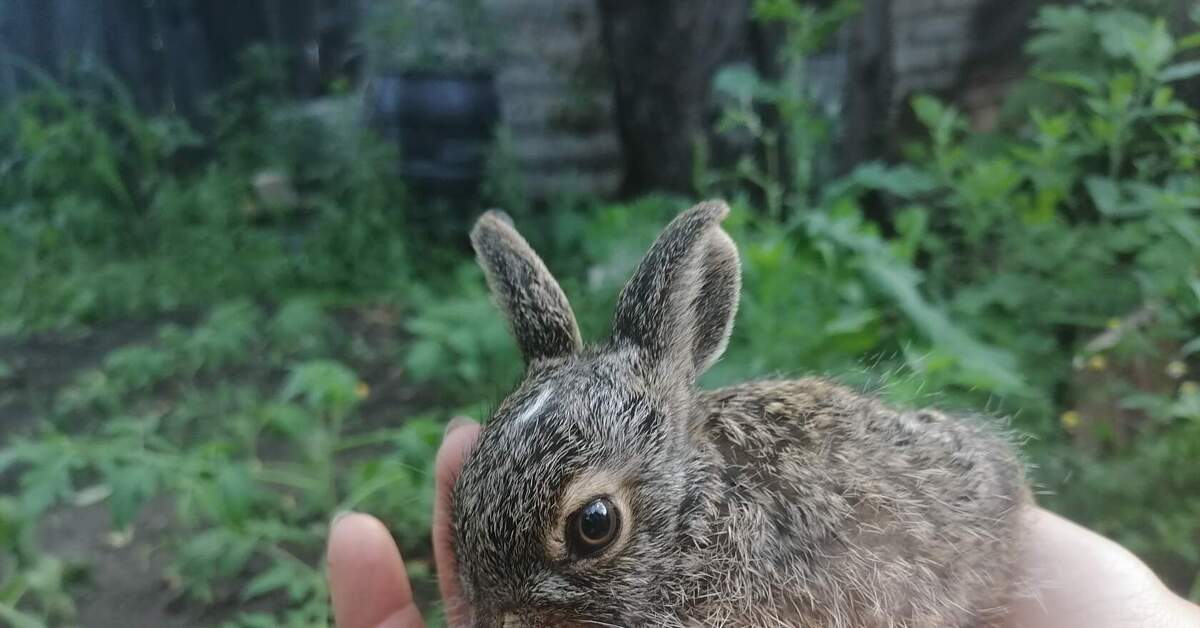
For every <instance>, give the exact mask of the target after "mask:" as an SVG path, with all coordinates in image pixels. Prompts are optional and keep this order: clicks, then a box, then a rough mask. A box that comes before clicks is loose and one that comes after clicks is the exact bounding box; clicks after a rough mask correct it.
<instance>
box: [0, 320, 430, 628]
mask: <svg viewBox="0 0 1200 628" xmlns="http://www.w3.org/2000/svg"><path fill="white" fill-rule="evenodd" d="M332 325H333V322H332V321H331V320H330V318H329V317H328V315H327V314H325V313H324V312H323V310H322V309H321V308H320V307H319V306H317V305H315V304H314V303H312V302H311V301H306V300H294V301H290V302H288V303H286V304H284V305H283V306H281V307H279V308H278V309H277V311H276V312H275V313H274V314H273V315H272V316H267V315H266V314H265V313H264V312H263V311H262V310H261V309H260V308H259V307H257V306H255V305H253V304H251V303H249V302H245V301H241V302H233V303H229V304H225V305H222V306H219V307H217V308H215V309H214V311H212V312H211V313H210V315H209V316H208V318H207V319H205V320H204V321H201V322H200V323H199V324H198V325H196V326H195V327H193V328H190V329H185V328H182V327H178V326H174V325H167V326H164V327H163V328H162V329H161V330H160V332H159V334H158V336H157V338H154V339H153V340H151V341H149V342H145V343H142V344H135V345H127V346H124V347H121V348H119V349H117V350H115V351H113V352H112V353H110V354H109V355H108V356H107V357H106V358H105V359H104V360H103V361H102V362H101V364H100V366H98V367H96V368H94V369H89V370H86V371H84V372H82V373H81V374H79V375H78V376H77V378H76V380H75V381H74V383H72V384H70V385H68V386H66V387H65V388H64V389H63V390H61V391H60V392H59V393H58V395H57V401H56V403H55V404H54V406H55V407H54V408H53V409H52V412H51V416H50V418H49V419H48V420H47V421H45V422H44V425H43V427H42V429H41V430H40V431H39V433H37V434H36V435H34V436H31V437H26V438H21V439H17V440H15V441H14V442H12V443H11V444H9V445H7V446H5V447H4V448H3V449H0V472H3V471H8V472H9V473H11V474H12V478H13V481H14V482H16V484H17V486H18V487H19V491H18V493H17V495H16V496H15V497H14V498H12V499H7V498H6V499H5V500H3V501H0V522H10V521H11V522H12V523H11V524H9V523H6V526H8V527H0V531H5V530H7V529H12V530H13V532H12V533H11V534H9V533H7V532H5V533H4V534H0V542H3V543H4V551H5V552H8V551H10V550H11V551H12V552H13V555H14V556H15V561H16V562H14V563H12V565H8V564H7V563H6V564H4V565H0V570H2V569H11V571H12V573H10V574H8V575H7V580H4V579H3V578H4V577H5V572H4V571H0V582H3V583H4V584H5V586H6V587H8V589H6V590H8V591H9V592H10V593H11V594H9V595H6V596H5V597H0V616H4V613H6V612H11V613H21V614H22V615H20V616H21V617H22V618H23V619H25V620H26V623H23V624H18V625H22V626H41V625H43V624H42V623H41V621H40V620H36V619H35V615H37V616H40V617H42V618H43V619H45V620H48V621H51V622H53V621H57V620H59V619H62V618H64V617H69V616H70V602H69V598H68V597H67V596H66V595H65V593H63V591H64V590H65V586H66V585H65V584H59V585H57V588H50V587H49V585H48V584H46V583H47V582H50V581H51V579H53V578H56V580H53V582H60V581H62V579H63V577H64V576H63V575H62V574H63V573H65V572H64V569H65V567H64V566H63V565H62V564H61V563H60V562H56V561H51V562H47V559H46V557H45V556H44V553H42V552H38V551H37V548H36V544H34V543H33V541H32V540H31V539H30V538H29V536H28V534H27V533H24V532H20V531H21V530H25V529H27V528H28V526H31V525H34V524H35V522H36V521H38V519H39V517H40V516H42V515H43V514H44V513H46V512H47V511H49V510H50V509H52V508H56V507H59V506H66V505H70V506H75V507H79V506H92V505H98V504H103V505H104V506H105V507H106V508H107V509H108V512H109V513H110V515H111V520H112V526H113V530H114V533H113V535H112V539H114V541H113V542H114V543H116V544H117V545H118V546H120V545H123V544H126V543H129V542H132V541H133V540H135V539H137V538H138V534H137V532H138V530H139V525H140V523H141V519H140V514H141V513H142V512H143V510H144V509H145V508H147V507H150V508H161V507H164V505H165V507H166V508H168V509H169V512H170V514H171V518H172V520H173V521H174V522H175V523H174V526H173V528H172V530H171V531H170V533H169V535H168V536H167V537H166V539H165V549H166V554H167V556H168V557H169V559H168V561H167V563H166V564H165V565H164V567H163V568H164V576H165V578H166V581H167V582H168V583H170V584H171V586H172V587H173V588H174V589H175V590H176V592H177V593H179V594H181V595H184V596H187V597H189V598H192V599H194V600H196V601H198V602H200V603H204V604H214V603H215V604H237V605H238V606H239V607H240V608H243V609H245V610H243V611H241V612H239V613H236V614H235V615H234V616H233V617H232V618H231V619H230V620H229V624H228V625H231V626H277V625H289V626H313V625H325V624H327V623H328V622H329V609H328V591H327V590H326V585H325V578H324V574H323V567H322V564H321V551H322V548H323V547H324V542H325V535H326V532H327V526H328V521H329V517H330V516H331V514H332V513H335V512H339V511H344V510H350V509H364V510H369V511H371V512H375V513H378V514H379V515H380V516H382V517H384V518H385V520H387V521H389V522H391V523H392V524H394V525H395V526H396V534H397V540H398V542H399V543H400V544H401V546H402V547H404V548H406V550H407V551H408V552H409V553H410V554H413V555H420V553H421V552H422V551H425V543H426V539H427V534H426V533H427V531H428V529H429V521H428V517H429V513H430V512H431V510H432V501H431V500H432V493H431V491H432V473H431V469H432V464H433V459H434V455H435V453H436V449H437V445H438V443H439V442H440V438H441V432H442V423H441V421H439V420H434V419H433V418H429V417H412V418H408V419H407V420H406V421H404V424H403V425H402V426H400V427H398V428H379V427H376V428H367V427H365V426H364V425H363V422H362V415H361V412H360V405H361V403H362V401H363V400H364V399H366V398H367V397H368V396H369V395H370V394H371V392H370V390H369V387H368V386H367V384H366V383H364V382H363V381H362V380H361V379H360V378H359V376H358V375H357V374H356V373H355V372H354V371H353V370H351V369H350V368H348V367H347V366H345V365H344V364H342V363H340V362H338V361H335V360H332V359H330V358H329V357H328V356H329V355H331V354H332V353H333V352H334V351H335V350H336V349H337V346H336V344H337V340H336V338H335V334H332V333H331V329H332ZM263 332H265V333H263ZM272 387H275V388H276V390H277V392H276V393H274V394H270V393H269V392H268V394H265V395H264V394H263V392H262V390H263V389H266V390H267V391H270V389H271V388H272ZM18 524H20V526H22V527H17V526H18ZM39 587H40V588H39ZM56 596H57V597H56ZM7 602H11V605H10V606H9V607H6V606H4V604H5V603H7ZM13 616H17V615H13Z"/></svg>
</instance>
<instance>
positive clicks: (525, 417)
mask: <svg viewBox="0 0 1200 628" xmlns="http://www.w3.org/2000/svg"><path fill="white" fill-rule="evenodd" d="M553 391H554V389H552V388H546V389H545V390H543V391H542V392H540V393H538V396H537V398H535V399H534V400H533V401H532V402H530V404H529V405H527V406H525V409H524V410H522V411H521V413H520V414H518V415H517V418H515V419H513V423H517V424H521V423H527V422H529V420H530V419H532V418H533V417H535V416H537V413H538V412H541V410H542V406H544V405H546V401H547V400H548V399H550V393H552V392H553Z"/></svg>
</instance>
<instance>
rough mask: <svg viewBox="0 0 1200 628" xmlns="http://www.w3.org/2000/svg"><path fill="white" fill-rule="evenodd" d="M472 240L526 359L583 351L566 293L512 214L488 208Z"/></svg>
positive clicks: (476, 227) (533, 359)
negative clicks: (526, 238)
mask: <svg viewBox="0 0 1200 628" xmlns="http://www.w3.org/2000/svg"><path fill="white" fill-rule="evenodd" d="M471 244H472V245H473V246H474V247H475V254H476V256H477V257H478V259H479V265H480V266H482V267H483V271H484V274H485V275H487V282H488V286H489V287H490V288H491V290H492V295H493V296H494V297H495V300H496V304H497V305H498V306H499V307H500V310H501V311H503V312H504V315H505V317H507V318H508V324H509V327H510V328H511V329H512V333H513V336H514V337H515V338H516V340H517V345H518V346H519V347H520V349H521V355H522V356H524V358H525V363H526V364H532V363H533V362H535V361H537V360H540V359H545V358H556V357H563V356H567V355H571V354H574V353H577V352H579V350H580V349H581V348H582V347H583V342H582V341H581V340H580V337H579V326H578V325H577V324H576V323H575V314H574V312H572V311H571V305H570V304H569V303H567V296H566V295H565V294H563V291H562V288H560V287H559V285H558V282H557V281H555V280H554V277H553V276H551V275H550V271H549V270H547V269H546V265H545V264H544V263H542V260H541V258H539V257H538V256H537V253H534V252H533V249H531V248H530V247H529V244H528V243H527V242H525V238H522V237H521V234H519V233H517V230H516V229H514V228H513V226H512V222H511V221H510V220H509V218H508V216H507V215H505V214H504V213H502V212H499V211H496V210H491V211H488V212H486V213H485V214H484V215H483V216H481V217H480V218H479V220H478V221H477V222H476V223H475V228H474V229H472V230H471Z"/></svg>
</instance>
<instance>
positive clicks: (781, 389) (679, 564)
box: [452, 202, 1028, 628]
mask: <svg viewBox="0 0 1200 628" xmlns="http://www.w3.org/2000/svg"><path fill="white" fill-rule="evenodd" d="M728 213H729V208H728V207H727V206H726V205H725V204H724V203H722V202H706V203H702V204H700V205H697V206H695V207H693V208H692V209H690V210H688V211H686V212H684V213H683V214H681V215H680V216H679V217H677V218H676V219H675V220H674V221H673V222H672V223H671V224H670V225H669V226H668V227H667V228H666V230H665V231H663V233H662V234H661V235H660V236H659V237H658V240H657V241H655V243H654V245H653V247H652V248H651V249H650V251H649V253H647V255H646V257H645V259H643V260H642V262H641V265H640V266H638V268H637V271H636V272H635V273H634V276H633V278H632V279H631V280H630V281H629V283H628V284H627V285H626V286H625V288H624V289H623V290H622V292H621V296H620V299H619V302H618V304H617V308H616V314H615V317H614V319H613V325H612V337H611V338H610V339H609V340H607V341H606V342H604V343H603V344H600V345H595V346H585V345H584V344H583V342H582V341H581V339H580V335H579V329H578V327H577V326H576V323H575V316H574V314H573V313H572V311H571V307H570V305H569V304H568V303H567V299H566V297H565V295H564V294H563V292H562V290H561V289H560V288H559V286H558V283H557V282H556V281H555V280H554V278H553V277H552V276H551V275H550V272H549V271H548V270H547V269H546V266H545V265H544V264H543V263H542V261H541V259H539V258H538V256H537V255H536V254H535V253H534V252H533V251H532V250H531V249H530V247H529V245H528V244H527V243H526V242H525V240H524V239H523V238H522V237H521V236H520V235H519V234H518V233H517V232H516V230H515V229H514V228H513V226H512V225H511V224H510V222H509V221H508V220H507V218H506V217H505V216H504V215H502V214H499V213H496V212H489V213H487V214H485V215H484V216H483V217H481V218H480V219H479V221H478V223H477V224H476V226H475V228H474V230H473V231H472V232H471V241H472V243H473V244H474V247H475V251H476V253H477V254H478V257H479V262H480V264H481V265H482V266H483V268H484V270H485V271H486V274H487V280H488V285H489V286H490V288H491V290H492V292H493V293H494V297H495V300H496V302H497V304H498V306H499V308H500V309H501V310H502V311H503V313H504V315H505V316H506V317H507V318H508V322H509V324H510V326H511V328H512V333H513V335H514V336H515V337H516V340H517V343H518V344H519V345H520V349H521V353H522V354H523V356H524V359H525V363H526V372H525V376H524V379H523V381H522V382H521V383H520V385H518V386H517V388H516V390H514V391H513V392H512V394H510V395H509V396H508V398H507V399H505V400H504V401H503V402H502V403H501V405H500V406H499V408H498V409H497V410H496V412H495V414H494V416H493V417H492V418H491V420H490V421H489V422H488V423H487V425H486V427H485V428H484V429H483V432H482V434H481V436H480V439H479V441H478V443H477V445H476V446H475V448H474V450H473V451H472V452H471V453H470V454H469V455H468V458H467V461H466V463H465V466H464V467H463V469H462V473H461V475H460V476H459V478H458V480H457V482H456V484H455V487H454V490H453V497H452V501H453V506H452V512H453V515H452V516H453V545H454V551H455V554H456V556H457V560H458V572H459V573H458V577H459V579H460V581H461V585H462V590H463V596H464V601H465V604H466V605H467V606H468V607H469V612H468V614H469V615H470V620H469V625H470V626H475V627H480V628H485V627H502V626H503V627H512V626H626V627H628V626H669V627H683V626H744V627H760V626H762V627H765V626H806V627H807V626H812V627H817V626H819V627H822V628H824V627H827V626H828V627H876V626H878V627H884V626H888V627H917V626H922V627H924V626H946V627H951V628H962V627H967V626H972V627H974V626H987V625H988V624H989V622H990V621H992V619H993V618H994V617H995V616H996V615H997V613H998V612H999V611H1000V610H1002V607H1003V606H1004V604H1005V601H1006V598H1007V597H1008V595H1009V592H1010V589H1011V580H1012V571H1013V565H1012V556H1013V553H1014V547H1015V545H1016V543H1017V542H1018V541H1019V539H1018V525H1017V515H1018V510H1019V509H1020V508H1019V507H1020V506H1021V505H1022V503H1023V502H1024V501H1026V500H1027V499H1028V498H1027V497H1026V495H1027V494H1026V492H1025V488H1024V480H1023V476H1022V468H1021V465H1020V464H1019V462H1018V459H1017V457H1016V455H1015V453H1014V451H1013V449H1012V447H1011V446H1010V444H1009V443H1008V442H1007V441H1006V440H1005V439H1004V438H1002V437H1001V436H999V435H998V434H996V433H993V432H992V431H990V430H989V429H987V428H985V427H983V426H982V425H979V424H976V423H975V422H973V421H968V420H963V419H959V418H955V417H951V416H947V415H945V414H942V413H940V412H936V411H929V410H921V411H910V410H898V409H893V408H889V407H888V406H886V405H884V404H883V403H881V402H880V401H878V400H876V399H874V398H872V397H868V396H864V395H862V394H860V393H858V392H855V391H852V390H849V389H847V388H843V387H841V386H838V385H837V384H833V383H830V382H828V381H824V380H820V379H798V380H778V381H760V382H754V383H749V384H741V385H737V386H732V387H729V388H725V389H721V390H715V391H702V390H698V389H697V388H696V379H697V378H698V377H699V376H700V375H701V374H702V373H704V371H705V370H706V369H707V368H709V367H710V366H711V365H712V364H713V362H715V361H716V360H717V358H718V357H720V355H721V353H722V351H723V350H724V348H725V345H726V342H727V340H728V338H729V333H730V329H731V327H732V325H733V319H734V314H735V312H736V311H737V305H738V294H739V290H740V288H741V278H740V266H739V261H738V254H737V250H736V249H735V248H734V244H733V242H732V240H731V239H730V238H729V236H728V235H726V233H725V232H724V231H723V230H722V229H721V227H720V222H721V220H722V219H723V218H724V217H725V216H726V214H728ZM814 333H816V332H814Z"/></svg>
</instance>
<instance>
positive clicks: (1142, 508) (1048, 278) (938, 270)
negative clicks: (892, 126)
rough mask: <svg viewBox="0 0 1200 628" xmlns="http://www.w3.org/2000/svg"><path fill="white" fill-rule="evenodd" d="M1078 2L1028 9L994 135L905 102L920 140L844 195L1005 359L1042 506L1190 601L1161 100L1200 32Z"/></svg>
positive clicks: (1198, 563) (1186, 312)
mask: <svg viewBox="0 0 1200 628" xmlns="http://www.w3.org/2000/svg"><path fill="white" fill-rule="evenodd" d="M1089 4H1090V6H1087V7H1084V6H1071V7H1046V8H1044V9H1042V11H1041V12H1040V14H1039V16H1038V18H1037V20H1036V21H1035V23H1034V27H1035V32H1034V36H1033V37H1032V39H1031V40H1030V42H1029V44H1028V47H1027V52H1028V53H1029V55H1030V56H1031V57H1032V59H1033V66H1032V72H1031V78H1030V79H1028V80H1026V81H1025V82H1023V83H1022V84H1020V85H1019V86H1018V87H1017V88H1016V90H1014V92H1013V94H1012V96H1011V98H1010V100H1009V102H1008V104H1007V115H1006V116H1005V117H1004V119H1003V121H1002V125H1001V128H1000V130H999V132H997V133H994V134H989V135H983V134H979V133H973V132H971V130H970V129H969V126H968V122H967V120H966V118H965V117H964V116H963V114H962V113H960V112H959V111H958V110H956V109H955V108H954V107H952V106H948V105H946V104H945V103H942V102H939V101H938V100H936V99H933V98H930V97H920V98H917V99H915V100H914V102H913V108H914V111H915V113H916V114H917V117H918V118H919V120H920V121H921V122H922V123H923V124H924V125H925V127H926V128H927V129H928V132H929V139H928V141H924V142H919V143H916V144H913V145H911V146H909V147H908V149H907V159H906V163H903V164H900V165H895V166H883V165H880V164H869V165H866V166H864V167H862V168H860V169H859V170H858V171H857V172H855V173H854V174H853V175H851V176H850V177H849V179H848V180H847V181H845V182H843V183H842V186H843V190H842V192H843V193H845V192H846V191H849V192H850V193H851V195H853V194H854V190H855V189H858V190H871V191H874V192H876V193H882V194H883V196H884V197H885V198H886V199H887V201H888V203H889V204H890V205H891V206H892V207H894V208H896V211H895V213H894V214H893V220H894V227H895V229H896V231H897V232H898V234H899V237H898V242H902V243H908V244H907V245H905V246H896V247H894V250H895V251H897V252H900V253H901V254H902V255H903V256H904V257H905V258H906V259H909V260H911V261H912V262H913V263H915V264H918V265H920V266H922V267H923V269H924V276H925V290H926V291H927V292H928V293H930V294H931V295H932V296H933V298H934V299H935V300H937V301H939V302H941V303H942V304H944V307H945V310H946V312H947V313H948V315H949V317H950V318H951V319H953V320H955V321H958V322H960V323H961V324H963V325H965V326H966V327H967V328H968V330H969V331H970V332H971V333H972V334H974V335H975V336H976V337H978V338H981V339H983V340H984V341H986V342H988V343H991V344H993V345H995V346H1001V347H1005V348H1006V349H1007V350H1009V351H1012V352H1013V353H1014V354H1016V355H1017V356H1018V357H1019V362H1018V367H1019V370H1020V372H1021V373H1023V374H1024V375H1025V376H1026V379H1027V381H1028V382H1030V383H1031V385H1032V386H1033V388H1032V389H1031V392H1032V393H1033V397H1032V398H1031V399H1029V401H1028V402H1022V403H1020V404H1017V406H1018V407H1023V408H1024V409H1025V411H1024V412H1022V413H1021V414H1019V415H1017V417H1016V419H1015V420H1016V423H1017V426H1018V427H1019V428H1020V429H1022V430H1024V431H1026V432H1030V433H1033V434H1035V435H1036V436H1038V437H1040V438H1039V441H1038V442H1035V443H1031V445H1030V447H1029V450H1030V452H1031V454H1032V455H1033V457H1034V462H1036V463H1037V464H1038V465H1039V466H1040V467H1041V468H1042V471H1041V474H1040V475H1041V477H1042V478H1043V480H1044V481H1045V482H1047V488H1048V489H1050V492H1051V493H1053V494H1052V495H1049V496H1048V497H1047V498H1046V501H1048V502H1049V503H1051V504H1052V505H1056V506H1058V507H1060V508H1063V509H1066V510H1067V511H1068V512H1070V513H1071V514H1073V515H1075V516H1077V517H1079V518H1080V519H1082V520H1083V521H1085V522H1087V523H1089V524H1091V525H1093V526H1094V527H1096V528H1098V529H1099V530H1100V531H1102V532H1105V533H1108V534H1112V535H1114V536H1116V537H1117V538H1118V539H1119V540H1120V541H1122V542H1124V543H1126V544H1127V545H1128V546H1130V547H1131V548H1133V549H1134V550H1135V551H1138V552H1139V553H1141V554H1142V555H1143V556H1145V557H1147V558H1148V559H1150V560H1151V561H1152V562H1154V564H1155V565H1156V566H1157V567H1159V568H1160V570H1162V571H1163V572H1165V573H1166V575H1167V576H1168V577H1169V578H1171V579H1172V581H1173V582H1174V583H1176V584H1177V585H1178V586H1179V587H1181V588H1185V589H1186V588H1187V587H1191V589H1192V595H1193V597H1194V598H1200V553H1198V552H1197V551H1196V549H1195V548H1196V543H1195V539H1196V538H1200V498H1197V497H1196V495H1198V494H1200V473H1196V472H1193V471H1190V469H1192V468H1194V465H1191V464H1188V463H1187V462H1186V461H1187V460H1189V459H1193V458H1194V456H1195V455H1196V454H1197V453H1200V413H1198V412H1197V409H1198V404H1200V396H1198V393H1197V386H1196V385H1195V384H1194V383H1193V382H1194V380H1195V378H1196V375H1195V373H1196V370H1197V367H1198V366H1200V364H1198V361H1197V353H1198V352H1200V336H1197V333H1198V330H1200V172H1198V171H1197V169H1196V165H1197V159H1198V156H1200V126H1198V124H1197V115H1196V114H1197V112H1196V111H1195V110H1194V109H1193V108H1192V107H1190V106H1189V105H1188V104H1187V103H1186V102H1184V101H1183V100H1181V99H1180V97H1179V96H1178V94H1177V92H1176V90H1175V87H1176V85H1178V84H1179V82H1181V81H1184V80H1189V79H1193V78H1194V77H1197V76H1200V61H1196V60H1188V59H1189V58H1190V59H1194V58H1195V54H1194V51H1195V50H1196V49H1197V48H1200V33H1196V34H1191V35H1188V36H1184V37H1180V38H1177V37H1174V36H1172V34H1171V32H1170V30H1169V28H1168V24H1167V23H1166V21H1165V20H1164V19H1162V18H1161V17H1154V16H1153V15H1150V14H1146V13H1140V12H1137V11H1135V10H1133V9H1131V8H1126V6H1127V5H1126V4H1125V3H1116V2H1092V3H1089ZM1197 17H1200V15H1198V16H1197ZM1189 55H1190V56H1189ZM982 392H984V393H985V394H987V393H990V392H996V391H989V390H987V389H986V387H985V388H984V390H983V391H982ZM1106 408H1108V409H1106ZM1064 445H1065V446H1064Z"/></svg>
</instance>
